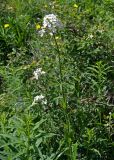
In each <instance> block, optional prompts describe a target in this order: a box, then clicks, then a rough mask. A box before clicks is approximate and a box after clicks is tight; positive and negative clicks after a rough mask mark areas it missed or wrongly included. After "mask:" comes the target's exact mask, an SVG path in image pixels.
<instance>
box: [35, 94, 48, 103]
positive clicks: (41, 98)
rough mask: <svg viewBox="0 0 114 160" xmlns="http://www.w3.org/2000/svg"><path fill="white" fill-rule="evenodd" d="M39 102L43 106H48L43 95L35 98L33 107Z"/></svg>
mask: <svg viewBox="0 0 114 160" xmlns="http://www.w3.org/2000/svg"><path fill="white" fill-rule="evenodd" d="M38 102H40V103H41V104H44V105H46V104H47V100H45V96H43V95H42V94H41V95H37V96H36V97H34V100H33V103H32V106H33V105H35V104H37V103H38Z"/></svg>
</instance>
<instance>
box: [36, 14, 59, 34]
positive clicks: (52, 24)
mask: <svg viewBox="0 0 114 160" xmlns="http://www.w3.org/2000/svg"><path fill="white" fill-rule="evenodd" d="M61 27H62V24H61V22H60V21H59V19H58V18H57V16H56V15H54V14H48V15H46V16H45V17H44V18H43V26H42V27H41V30H40V31H39V34H40V36H41V37H42V36H43V35H44V33H45V32H46V31H49V34H50V35H53V33H56V31H57V28H61Z"/></svg>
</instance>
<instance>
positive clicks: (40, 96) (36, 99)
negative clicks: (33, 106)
mask: <svg viewBox="0 0 114 160" xmlns="http://www.w3.org/2000/svg"><path fill="white" fill-rule="evenodd" d="M44 98H45V96H43V95H42V94H41V95H39V96H36V97H34V101H35V102H38V101H40V100H42V99H44Z"/></svg>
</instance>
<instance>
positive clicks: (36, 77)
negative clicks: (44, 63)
mask: <svg viewBox="0 0 114 160" xmlns="http://www.w3.org/2000/svg"><path fill="white" fill-rule="evenodd" d="M42 74H45V72H44V71H42V68H37V69H36V70H35V71H34V72H33V75H34V78H35V79H37V80H38V78H39V76H40V75H42Z"/></svg>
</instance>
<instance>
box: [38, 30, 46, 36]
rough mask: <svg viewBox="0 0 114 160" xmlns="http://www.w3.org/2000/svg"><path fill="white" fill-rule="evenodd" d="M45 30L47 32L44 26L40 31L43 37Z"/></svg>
mask: <svg viewBox="0 0 114 160" xmlns="http://www.w3.org/2000/svg"><path fill="white" fill-rule="evenodd" d="M45 32H46V31H45V29H43V28H42V29H41V30H40V31H39V34H40V36H41V37H43V35H44V33H45Z"/></svg>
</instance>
